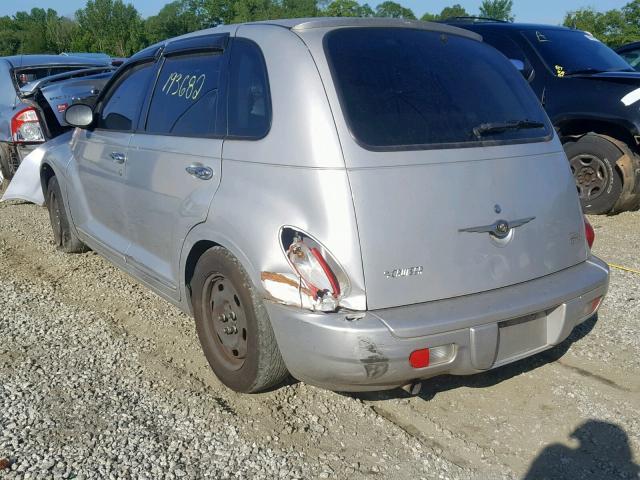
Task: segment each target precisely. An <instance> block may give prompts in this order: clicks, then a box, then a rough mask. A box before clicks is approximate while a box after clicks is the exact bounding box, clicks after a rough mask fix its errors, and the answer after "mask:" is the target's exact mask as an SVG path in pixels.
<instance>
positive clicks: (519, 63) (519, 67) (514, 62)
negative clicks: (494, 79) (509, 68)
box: [509, 58, 524, 75]
mask: <svg viewBox="0 0 640 480" xmlns="http://www.w3.org/2000/svg"><path fill="white" fill-rule="evenodd" d="M509 61H510V62H511V64H512V65H513V66H514V67H516V69H517V70H518V71H519V72H520V73H522V74H523V75H524V62H523V61H522V60H518V59H517V58H510V59H509Z"/></svg>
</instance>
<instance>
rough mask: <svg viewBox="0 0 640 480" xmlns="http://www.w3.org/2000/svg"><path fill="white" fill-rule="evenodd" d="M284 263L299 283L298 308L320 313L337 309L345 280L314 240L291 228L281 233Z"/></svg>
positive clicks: (337, 266)
mask: <svg viewBox="0 0 640 480" xmlns="http://www.w3.org/2000/svg"><path fill="white" fill-rule="evenodd" d="M281 240H282V247H283V249H284V252H285V255H286V256H287V260H288V261H289V264H290V265H291V268H292V269H293V270H294V272H295V273H296V275H297V276H298V278H299V280H300V286H301V289H300V294H301V295H302V298H301V300H302V305H306V306H308V307H309V308H311V309H313V310H319V311H324V312H329V311H334V310H336V309H337V308H338V303H339V301H340V299H341V298H343V296H344V295H345V294H347V293H348V291H349V281H348V279H347V275H346V274H345V273H344V271H343V270H342V268H341V267H340V265H339V264H338V262H337V261H336V260H335V259H334V258H333V256H332V255H331V254H330V253H329V252H328V251H327V249H326V248H325V247H324V246H322V245H321V244H320V243H319V242H318V241H316V240H315V239H313V238H312V237H311V236H309V235H308V234H306V233H303V232H301V231H298V230H296V229H294V228H292V227H285V228H284V229H283V231H282V233H281Z"/></svg>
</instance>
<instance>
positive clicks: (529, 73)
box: [509, 58, 533, 82]
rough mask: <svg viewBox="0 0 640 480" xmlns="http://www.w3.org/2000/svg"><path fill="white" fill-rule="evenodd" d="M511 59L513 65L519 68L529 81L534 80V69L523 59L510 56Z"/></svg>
mask: <svg viewBox="0 0 640 480" xmlns="http://www.w3.org/2000/svg"><path fill="white" fill-rule="evenodd" d="M509 61H510V62H511V65H513V66H514V67H515V68H516V70H518V71H519V72H520V73H521V74H522V76H523V77H524V78H525V80H526V81H527V82H530V81H531V80H533V69H532V68H527V67H526V66H525V64H524V62H523V61H522V60H519V59H517V58H510V59H509Z"/></svg>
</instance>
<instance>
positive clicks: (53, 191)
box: [47, 176, 89, 253]
mask: <svg viewBox="0 0 640 480" xmlns="http://www.w3.org/2000/svg"><path fill="white" fill-rule="evenodd" d="M47 210H48V211H49V221H50V222H51V229H52V230H53V241H54V243H55V245H56V247H57V248H58V249H59V250H62V251H63V252H65V253H82V252H86V251H87V250H89V248H88V247H87V246H86V245H85V244H84V243H82V241H81V240H80V239H79V238H78V237H77V236H76V234H75V232H74V231H73V230H72V229H71V226H70V225H69V219H68V217H67V212H66V210H65V208H64V200H63V198H62V192H61V190H60V185H59V184H58V179H57V178H56V177H55V176H54V177H51V178H50V179H49V183H48V184H47Z"/></svg>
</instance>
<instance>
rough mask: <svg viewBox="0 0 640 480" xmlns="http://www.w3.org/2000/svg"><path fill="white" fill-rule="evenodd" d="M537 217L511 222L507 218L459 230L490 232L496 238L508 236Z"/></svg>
mask: <svg viewBox="0 0 640 480" xmlns="http://www.w3.org/2000/svg"><path fill="white" fill-rule="evenodd" d="M535 218H536V217H527V218H521V219H518V220H511V221H510V222H508V221H506V220H498V221H496V222H495V223H492V224H491V225H481V226H479V227H469V228H461V229H460V230H458V231H459V232H467V233H488V234H489V235H492V236H494V237H496V238H506V237H507V235H509V232H511V230H513V229H514V228H518V227H521V226H522V225H525V224H527V223H529V222H530V221H531V220H535Z"/></svg>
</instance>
